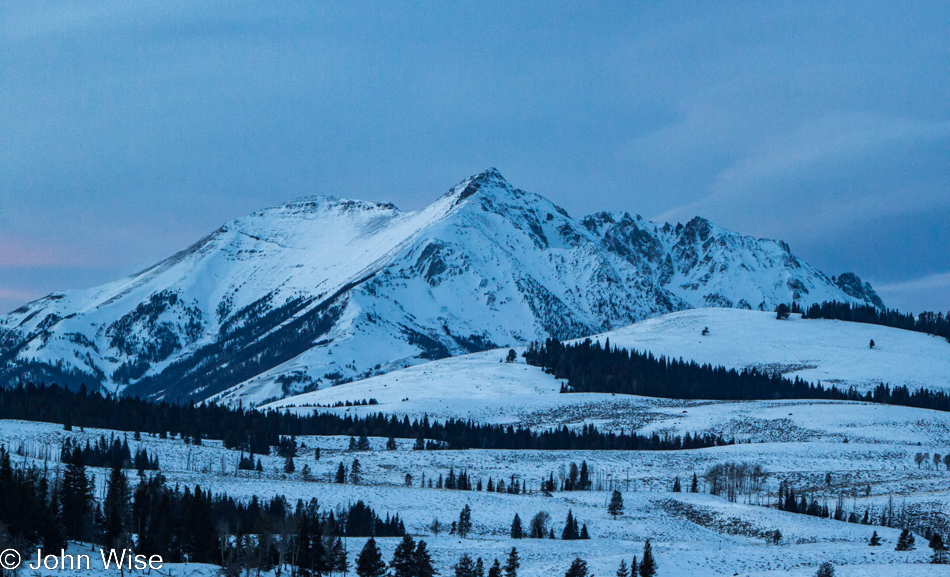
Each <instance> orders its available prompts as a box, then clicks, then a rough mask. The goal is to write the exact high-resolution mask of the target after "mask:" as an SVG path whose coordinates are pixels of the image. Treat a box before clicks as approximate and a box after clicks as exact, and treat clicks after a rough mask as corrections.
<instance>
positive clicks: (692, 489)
mask: <svg viewBox="0 0 950 577" xmlns="http://www.w3.org/2000/svg"><path fill="white" fill-rule="evenodd" d="M689 492H690V493H698V492H699V477H697V476H696V473H693V482H692V483H690V484H689Z"/></svg>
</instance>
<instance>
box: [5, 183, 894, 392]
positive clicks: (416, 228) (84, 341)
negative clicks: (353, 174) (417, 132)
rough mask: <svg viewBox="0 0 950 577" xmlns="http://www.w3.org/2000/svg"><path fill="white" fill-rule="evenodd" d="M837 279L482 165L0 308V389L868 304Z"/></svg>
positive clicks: (226, 373) (456, 350)
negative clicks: (710, 312)
mask: <svg viewBox="0 0 950 577" xmlns="http://www.w3.org/2000/svg"><path fill="white" fill-rule="evenodd" d="M842 278H847V279H848V282H847V283H846V284H841V283H836V282H835V281H832V280H831V279H830V278H828V277H826V276H825V275H824V274H822V273H821V272H819V271H817V270H816V269H814V268H813V267H811V266H809V265H808V264H807V263H804V262H802V261H801V260H800V259H798V258H797V257H795V256H794V255H793V254H792V253H791V252H790V250H789V247H788V246H787V245H786V244H784V243H782V242H779V241H774V240H768V239H753V238H750V237H746V236H742V235H739V234H736V233H733V232H730V231H727V230H724V229H722V228H719V227H717V226H715V225H713V224H711V223H709V222H708V221H706V220H705V219H702V218H699V217H697V218H694V219H692V220H690V221H689V222H688V223H686V224H685V225H684V224H677V225H672V224H657V223H650V222H647V221H645V220H643V219H642V218H640V217H638V216H637V217H634V216H631V215H629V214H626V213H621V214H612V213H598V214H596V215H592V216H588V217H585V218H583V219H575V218H572V217H571V216H569V215H568V214H567V213H566V212H565V211H564V210H563V209H561V208H559V207H557V206H555V205H554V204H553V203H551V202H550V201H548V200H547V199H545V198H544V197H542V196H539V195H537V194H533V193H528V192H525V191H522V190H519V189H516V188H514V187H513V186H511V185H510V184H509V183H508V182H507V181H505V180H504V178H502V176H501V175H500V174H499V173H498V172H497V171H495V170H489V171H486V172H484V173H481V174H478V175H475V176H473V177H470V178H468V179H465V180H464V181H462V182H461V183H459V184H458V185H456V186H455V187H453V188H452V189H450V190H449V191H448V192H447V193H446V194H444V195H443V196H441V197H440V198H439V199H437V200H436V201H435V202H434V203H433V204H431V205H430V206H428V207H426V208H425V209H422V210H420V211H416V212H409V213H404V212H400V211H399V210H398V209H396V208H395V207H394V206H393V205H391V204H380V203H372V202H364V201H357V200H342V199H339V198H336V197H313V198H307V199H302V200H299V201H295V202H291V203H288V204H284V205H280V206H277V207H274V208H270V209H266V210H262V211H260V212H257V213H254V214H252V215H249V216H247V217H244V218H241V219H238V220H236V221H233V222H231V223H228V224H227V225H225V226H223V227H221V228H220V229H218V230H217V231H215V232H213V233H212V234H210V235H208V236H207V237H205V238H204V239H202V240H200V241H199V242H197V243H196V244H194V245H193V246H191V247H189V248H188V249H186V250H184V251H182V252H180V253H178V254H176V255H174V256H172V257H171V258H169V259H167V260H165V261H163V262H161V263H158V264H156V265H155V266H153V267H151V268H149V269H147V270H145V271H142V272H140V273H138V274H135V275H133V276H131V277H128V278H125V279H122V280H119V281H116V282H113V283H110V284H107V285H103V286H101V287H97V288H93V289H89V290H81V291H66V292H63V293H56V294H52V295H49V296H47V297H45V298H43V299H40V300H38V301H35V302H32V303H30V304H28V305H25V306H23V307H21V308H20V309H17V310H16V311H13V312H12V313H10V314H8V315H6V316H3V317H0V384H3V383H8V382H12V381H15V380H32V381H37V382H52V381H55V382H59V383H61V384H65V385H71V386H77V385H78V384H79V383H83V382H84V383H86V384H87V385H90V386H95V385H98V386H101V387H103V388H105V389H106V390H109V391H123V392H125V393H127V394H135V395H140V396H145V397H148V398H165V399H191V400H202V399H206V398H208V397H211V396H213V395H215V394H217V393H220V392H221V391H224V390H226V389H229V388H232V387H235V386H238V385H240V386H242V387H244V388H247V389H253V390H254V391H255V395H254V396H255V398H279V397H283V396H286V395H289V394H293V393H295V392H300V391H306V390H312V389H314V388H316V387H320V386H326V385H329V384H332V383H337V382H340V381H342V380H349V379H358V378H364V377H367V376H370V375H372V374H378V373H381V372H387V371H390V370H393V369H396V368H401V367H404V366H406V365H412V364H418V363H421V362H425V361H428V360H432V359H437V358H443V357H447V356H452V355H458V354H463V353H468V352H475V351H479V350H485V349H490V348H494V347H498V346H509V345H518V344H523V343H527V342H530V341H532V340H538V339H544V338H547V337H556V338H559V339H565V338H574V337H580V336H584V335H588V334H594V333H600V332H603V331H605V330H610V329H613V328H616V327H620V326H625V325H628V324H630V323H631V322H634V321H638V320H642V319H644V318H648V317H651V316H654V315H657V314H662V313H667V312H670V311H675V310H682V309H688V308H693V307H708V306H715V307H735V308H746V309H756V308H758V309H764V310H771V309H772V308H773V306H774V305H775V304H777V303H779V302H790V301H791V300H793V299H795V300H798V301H799V302H800V303H802V304H808V303H811V302H821V301H825V300H838V301H842V302H855V303H857V302H861V303H864V302H867V303H873V304H875V305H879V304H880V301H879V299H877V296H876V295H875V294H874V292H873V290H872V289H871V288H870V287H869V286H868V285H866V284H863V283H861V282H860V280H859V279H857V278H856V277H853V278H852V276H848V277H842ZM839 285H841V286H839Z"/></svg>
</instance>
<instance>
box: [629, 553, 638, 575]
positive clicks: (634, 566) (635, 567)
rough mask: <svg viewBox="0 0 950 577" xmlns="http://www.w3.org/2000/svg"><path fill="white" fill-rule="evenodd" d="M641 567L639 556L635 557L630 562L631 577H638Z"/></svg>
mask: <svg viewBox="0 0 950 577" xmlns="http://www.w3.org/2000/svg"><path fill="white" fill-rule="evenodd" d="M639 567H640V566H639V565H637V556H636V555H634V556H633V560H632V561H630V577H637V574H638V571H639Z"/></svg>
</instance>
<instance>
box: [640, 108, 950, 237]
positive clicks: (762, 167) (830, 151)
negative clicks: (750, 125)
mask: <svg viewBox="0 0 950 577" xmlns="http://www.w3.org/2000/svg"><path fill="white" fill-rule="evenodd" d="M750 151H751V152H750V154H748V155H746V156H744V157H742V158H740V159H739V160H737V161H735V162H734V163H733V164H732V165H731V166H729V167H728V168H725V169H724V170H721V171H719V172H718V174H716V176H715V179H714V181H713V182H712V183H711V185H710V190H709V193H708V194H707V195H706V196H704V197H702V198H700V199H699V200H696V201H694V202H691V203H688V204H684V205H681V206H678V207H675V208H673V209H671V210H667V211H665V212H663V213H662V214H660V215H659V216H658V217H657V218H658V219H660V220H685V219H688V218H691V217H692V216H695V215H697V214H701V215H704V216H709V217H712V218H714V219H718V220H721V221H723V220H724V221H726V222H725V223H724V224H727V225H728V224H729V223H730V222H731V223H732V225H733V226H734V227H736V226H737V227H742V228H744V229H746V230H750V229H751V230H752V231H754V232H756V233H760V234H769V235H772V236H778V235H781V236H786V237H798V238H802V237H815V236H819V237H820V236H822V235H825V234H826V233H834V232H836V231H840V230H842V229H846V228H849V227H853V226H855V225H856V224H860V223H862V222H866V221H869V220H873V219H877V218H880V217H882V216H896V215H900V214H908V213H920V212H924V211H927V210H931V209H933V208H935V207H942V206H948V205H950V178H948V172H947V170H948V169H950V166H948V161H947V158H950V156H948V155H950V121H936V122H922V121H914V120H909V119H905V118H894V117H889V116H884V115H872V114H866V113H863V114H859V113H834V114H830V115H826V116H824V117H822V118H819V119H816V120H814V121H807V122H804V123H803V124H802V125H800V126H799V127H797V128H795V129H794V130H792V131H790V132H785V133H777V134H772V135H769V136H767V137H763V138H761V139H760V140H759V141H758V143H757V145H755V146H752V147H750ZM803 216H804V218H802V217H803Z"/></svg>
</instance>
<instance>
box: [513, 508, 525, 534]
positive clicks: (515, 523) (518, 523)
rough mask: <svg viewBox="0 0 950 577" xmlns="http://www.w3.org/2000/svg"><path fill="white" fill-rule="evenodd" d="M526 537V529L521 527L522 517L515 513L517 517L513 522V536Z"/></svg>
mask: <svg viewBox="0 0 950 577" xmlns="http://www.w3.org/2000/svg"><path fill="white" fill-rule="evenodd" d="M523 537H524V530H523V529H522V528H521V517H519V516H518V514H517V513H515V518H514V520H513V521H512V522H511V538H512V539H521V538H523Z"/></svg>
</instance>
